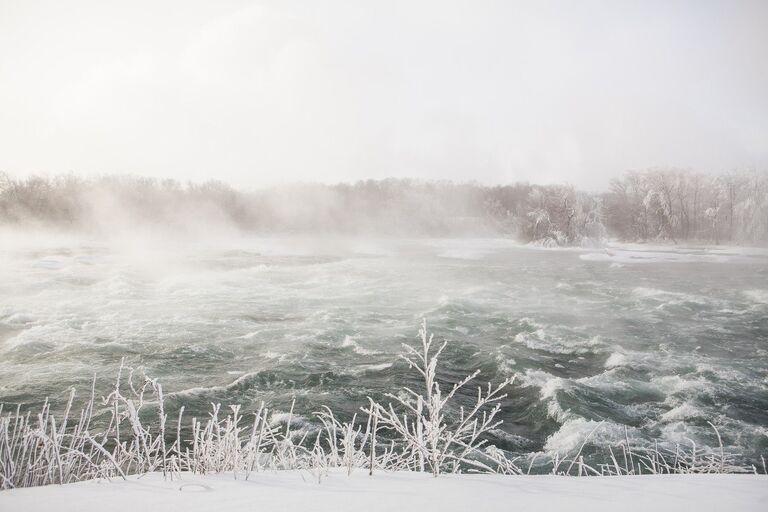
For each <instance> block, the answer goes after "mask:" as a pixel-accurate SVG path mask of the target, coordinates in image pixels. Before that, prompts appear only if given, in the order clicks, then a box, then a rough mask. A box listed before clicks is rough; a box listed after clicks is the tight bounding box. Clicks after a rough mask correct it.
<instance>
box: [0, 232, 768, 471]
mask: <svg viewBox="0 0 768 512" xmlns="http://www.w3.org/2000/svg"><path fill="white" fill-rule="evenodd" d="M170 245H171V244H168V245H167V246H165V247H164V248H163V249H162V250H160V249H158V246H157V245H156V244H153V245H145V244H140V243H138V242H132V243H130V244H128V243H126V244H122V245H115V244H110V245H105V244H101V243H93V242H84V241H82V240H72V239H69V240H62V241H60V242H58V243H56V244H54V245H52V244H50V243H49V244H36V245H35V244H30V243H28V242H27V243H24V244H14V245H10V244H9V245H7V246H6V247H4V248H2V249H0V264H1V265H2V266H1V267H0V401H2V402H6V403H17V402H23V403H25V404H38V403H39V402H41V401H42V400H43V399H44V398H45V397H46V396H49V397H51V399H52V400H54V402H57V403H59V402H61V401H64V400H65V398H66V395H67V394H68V389H69V387H71V386H73V385H74V386H78V388H79V389H82V390H83V391H85V390H86V389H87V387H88V386H89V382H90V380H91V378H92V376H93V374H96V375H97V379H98V382H99V389H100V390H106V389H107V388H108V387H109V386H110V381H111V380H112V378H113V377H114V376H115V374H116V370H117V368H118V366H119V364H120V360H121V358H125V359H126V362H127V364H131V365H135V366H142V367H144V368H145V369H146V372H147V373H148V374H149V375H151V376H154V377H159V378H160V380H161V382H163V384H164V389H165V392H166V394H168V395H169V408H170V409H172V408H173V407H174V406H178V405H180V404H184V405H185V406H186V407H187V411H191V412H192V413H194V414H198V415H203V414H204V411H205V410H206V409H207V408H208V406H209V404H210V402H221V403H224V404H229V403H241V404H244V407H245V408H246V409H247V408H250V407H256V406H257V405H258V403H259V402H260V401H262V400H264V401H266V402H268V403H270V404H272V405H273V406H274V407H276V408H277V409H287V407H288V406H289V404H290V402H291V400H292V399H294V398H295V399H296V401H297V405H296V409H297V410H298V411H303V412H306V413H309V412H311V411H313V410H317V409H318V408H319V407H320V406H321V405H328V406H330V407H331V408H333V409H334V410H335V411H337V412H338V413H340V414H342V415H351V414H353V413H354V412H355V411H356V410H357V409H358V408H359V407H360V406H361V405H364V404H365V397H366V396H367V395H371V396H376V397H381V396H382V395H383V393H385V392H388V391H393V390H397V389H398V388H399V387H401V386H402V385H405V384H408V385H415V381H414V376H413V375H412V374H411V373H410V372H409V371H408V369H407V368H406V366H405V365H403V364H402V363H399V362H397V354H398V353H400V350H401V343H404V342H416V341H417V338H416V335H417V331H418V328H419V324H420V322H421V319H422V318H426V320H427V322H428V324H429V328H430V330H432V331H434V333H435V334H436V336H437V337H438V338H444V339H446V340H448V341H449V347H448V349H447V352H446V354H445V357H444V359H443V361H442V363H443V365H442V370H441V373H440V376H441V378H442V379H444V380H445V381H446V382H452V381H455V380H456V379H458V378H460V377H461V376H463V375H464V374H466V373H469V372H471V371H473V370H474V369H480V370H481V381H487V380H498V379H502V378H504V377H508V376H515V377H516V380H515V384H514V385H513V386H512V387H511V389H510V396H509V398H508V399H507V400H505V401H504V403H503V409H502V413H501V414H502V417H503V419H504V421H505V423H504V424H503V425H502V426H501V427H500V428H499V430H498V431H497V432H495V437H494V441H495V442H496V443H497V444H499V445H500V446H503V447H504V448H506V449H509V450H511V451H514V452H521V453H525V452H534V451H539V450H544V449H547V450H561V451H564V450H569V449H571V450H573V449H575V448H577V447H578V445H579V444H580V443H581V441H582V440H583V439H584V437H585V436H586V435H587V434H588V433H589V432H590V431H591V430H592V429H593V428H594V426H595V425H596V424H597V422H599V421H604V422H605V423H604V425H603V426H602V427H601V428H600V429H599V430H598V431H597V432H596V433H595V437H594V438H593V439H594V441H595V442H596V443H597V444H601V443H608V442H612V441H617V440H619V439H623V438H624V436H625V428H626V434H627V435H629V436H630V438H631V439H632V440H634V441H636V442H638V443H641V442H650V441H651V440H659V441H660V442H662V443H667V444H669V445H673V444H674V443H678V442H687V441H686V440H687V439H693V440H695V441H696V442H697V443H705V444H716V438H715V437H714V434H713V433H712V431H711V429H710V427H709V425H708V424H707V421H712V422H713V423H715V424H716V425H718V427H719V428H720V432H721V434H722V435H723V438H724V441H725V444H726V445H727V447H728V448H729V449H731V450H732V451H734V452H736V453H741V454H744V455H745V457H747V459H748V460H757V459H756V458H757V457H758V455H759V454H760V453H766V452H768V253H766V252H765V251H757V250H756V251H752V252H747V253H743V252H738V251H735V250H728V249H716V250H712V249H706V248H687V249H684V248H675V249H670V248H666V249H663V248H662V249H652V248H646V247H631V248H627V247H624V248H622V247H613V248H609V249H608V250H603V249H599V250H592V251H590V250H542V249H534V248H528V247H521V246H519V245H516V244H514V243H513V242H510V241H507V240H477V239H472V240H351V239H330V240H329V239H325V240H322V241H318V240H315V241H313V240H308V239H235V240H230V241H227V242H217V243H216V244H201V243H198V244H194V243H185V244H177V246H176V247H174V248H171V247H170ZM462 400H464V401H468V400H469V397H468V396H467V397H464V396H463V397H462ZM307 416H308V414H307Z"/></svg>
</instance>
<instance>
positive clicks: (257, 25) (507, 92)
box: [0, 0, 768, 189]
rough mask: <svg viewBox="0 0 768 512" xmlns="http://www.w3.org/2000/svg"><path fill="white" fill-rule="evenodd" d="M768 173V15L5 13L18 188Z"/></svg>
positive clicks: (373, 10)
mask: <svg viewBox="0 0 768 512" xmlns="http://www.w3.org/2000/svg"><path fill="white" fill-rule="evenodd" d="M655 166H674V167H689V168H695V169H700V170H704V171H710V172H713V171H714V172H716V171H721V170H728V169H732V168H752V167H757V168H761V169H765V168H766V167H768V1H765V0H757V1H736V0H724V1H721V2H713V1H706V0H693V1H677V2H676V1H670V0H665V1H659V2H655V1H648V0H642V1H641V0H637V1H634V2H622V1H574V0H568V1H562V2H543V1H529V2H514V1H499V2H493V1H483V0H478V1H465V2H452V1H446V0H436V1H407V2H406V1H404V2H398V1H392V0H388V1H352V0H349V1H345V2H328V1H318V0H315V1H307V2H291V1H272V2H256V1H252V2H244V1H226V0H225V1H222V0H219V1H210V2H198V1H191V0H180V1H164V2H160V1H151V2H141V1H137V0H132V1H120V2H117V1H115V2H110V1H105V0H100V1H94V2H79V1H66V2H64V1H52V2H38V1H32V0H19V1H10V0H0V171H5V172H8V173H10V174H12V175H16V176H25V175H29V174H33V173H43V174H49V175H50V174H57V173H62V172H69V171H72V172H75V173H79V174H88V175H92V174H100V173H121V174H122V173H135V174H141V175H148V176H163V177H173V178H177V179H182V180H186V179H190V180H195V181H199V180H205V179H208V178H217V179H223V180H225V181H228V182H230V183H232V184H234V185H236V186H241V187H249V188H251V187H260V186H264V185H269V184H274V183H280V182H294V181H323V182H336V181H350V180H357V179H363V178H382V177H386V176H398V177H404V176H408V177H417V178H426V179H453V180H462V181H463V180H477V181H480V182H484V183H504V182H511V181H518V180H526V181H532V182H543V183H547V182H557V181H567V182H570V183H573V184H576V185H579V186H582V187H586V188H592V189H599V188H602V185H603V184H604V183H606V182H607V180H608V179H609V178H610V177H612V176H615V175H617V174H619V173H621V172H623V171H624V170H627V169H640V168H647V167H655Z"/></svg>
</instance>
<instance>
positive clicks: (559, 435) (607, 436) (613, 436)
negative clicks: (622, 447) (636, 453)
mask: <svg viewBox="0 0 768 512" xmlns="http://www.w3.org/2000/svg"><path fill="white" fill-rule="evenodd" d="M627 436H628V437H629V438H630V442H631V441H632V439H640V438H641V435H640V433H639V431H638V430H637V429H635V428H633V427H625V426H624V425H619V424H617V423H612V422H610V421H606V422H599V421H594V420H587V419H584V418H573V419H569V420H567V421H566V422H565V423H563V424H562V425H561V426H560V428H559V429H558V430H557V432H555V433H554V434H552V435H551V436H549V437H548V438H547V440H546V442H545V443H544V449H545V450H547V451H552V452H559V453H571V455H573V452H575V451H576V450H578V449H579V448H580V447H581V445H582V444H583V443H584V442H585V441H586V440H588V442H590V443H594V444H596V445H599V446H607V445H610V444H616V443H618V442H620V441H622V440H624V439H625V438H626V437H627Z"/></svg>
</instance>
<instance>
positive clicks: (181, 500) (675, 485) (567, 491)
mask: <svg viewBox="0 0 768 512" xmlns="http://www.w3.org/2000/svg"><path fill="white" fill-rule="evenodd" d="M767 500H768V477H765V476H762V475H666V476H637V477H588V478H569V477H557V476H514V477H510V476H496V475H446V476H442V477H440V478H433V477H431V476H430V475H428V474H425V473H404V472H400V473H379V474H376V475H374V476H373V477H369V476H368V475H367V474H366V473H365V472H363V471H357V472H355V473H353V474H352V475H351V476H349V477H348V476H347V475H346V473H345V472H344V471H341V470H337V471H331V472H330V474H329V475H328V476H327V477H324V478H323V479H322V482H321V483H320V484H318V482H317V478H316V477H315V476H313V475H311V474H309V473H308V472H299V471H279V472H264V473H258V474H252V475H251V477H250V479H249V480H248V481H245V480H243V479H242V477H241V479H239V480H235V479H234V478H233V475H232V474H231V473H230V474H220V475H208V476H200V475H192V474H188V473H187V474H184V475H183V476H182V479H181V480H174V481H170V480H164V479H163V475H162V474H160V473H151V474H147V475H145V476H143V477H142V478H138V477H136V476H132V477H129V479H128V480H127V481H123V480H120V479H116V480H113V481H112V482H107V481H95V480H91V481H87V482H80V483H76V484H67V485H49V486H44V487H35V488H24V489H14V490H10V491H2V492H0V510H2V511H3V512H14V511H19V512H21V511H24V512H35V511H48V510H56V511H57V512H68V511H72V512H102V511H104V510H108V511H109V512H122V511H126V512H135V511H137V510H147V511H154V510H165V511H169V512H170V511H175V510H179V511H184V512H195V511H201V512H202V511H206V512H208V511H212V510H220V511H227V512H237V511H246V510H247V511H253V510H267V511H272V510H281V511H294V510H295V511H302V512H304V511H312V512H326V511H328V512H340V511H345V510H354V511H360V510H365V511H366V512H375V511H392V510H400V511H419V512H423V511H430V510H434V511H439V512H449V511H454V510H455V511H467V510H477V511H482V512H491V511H496V510H498V511H505V512H508V511H509V510H524V511H526V512H531V511H536V510H541V511H555V510H568V511H569V512H578V511H581V510H583V511H589V512H599V511H602V510H605V511H610V512H615V511H616V510H622V511H623V512H627V511H633V510H637V511H643V512H647V511H649V510H652V511H653V512H663V511H666V510H669V511H674V512H680V511H681V510H687V509H690V510H696V512H703V511H708V510H712V511H715V510H717V511H722V510H728V511H731V512H735V511H757V510H764V508H763V507H765V504H766V502H767Z"/></svg>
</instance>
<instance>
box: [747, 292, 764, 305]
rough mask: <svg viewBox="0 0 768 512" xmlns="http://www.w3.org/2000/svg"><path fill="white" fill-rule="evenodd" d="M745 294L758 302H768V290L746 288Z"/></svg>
mask: <svg viewBox="0 0 768 512" xmlns="http://www.w3.org/2000/svg"><path fill="white" fill-rule="evenodd" d="M743 294H744V296H745V297H746V298H747V299H749V300H750V301H752V302H756V303H758V304H768V290H746V291H744V292H743Z"/></svg>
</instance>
